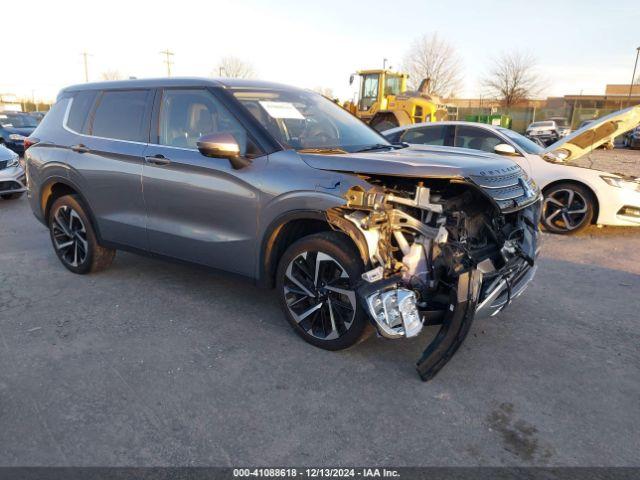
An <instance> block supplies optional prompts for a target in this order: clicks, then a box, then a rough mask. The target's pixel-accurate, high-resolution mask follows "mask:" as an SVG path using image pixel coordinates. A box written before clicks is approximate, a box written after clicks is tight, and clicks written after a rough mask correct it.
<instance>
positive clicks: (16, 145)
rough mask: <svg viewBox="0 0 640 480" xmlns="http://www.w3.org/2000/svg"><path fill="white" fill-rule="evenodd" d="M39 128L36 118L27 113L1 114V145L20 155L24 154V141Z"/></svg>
mask: <svg viewBox="0 0 640 480" xmlns="http://www.w3.org/2000/svg"><path fill="white" fill-rule="evenodd" d="M37 126H38V122H37V121H36V119H35V118H33V117H32V116H30V115H27V114H26V113H16V112H1V113H0V145H4V146H5V147H7V148H9V149H10V150H13V151H14V152H16V153H17V154H19V155H22V154H23V153H24V139H25V138H27V137H28V136H29V135H31V133H32V132H33V131H34V130H35V128H36V127H37Z"/></svg>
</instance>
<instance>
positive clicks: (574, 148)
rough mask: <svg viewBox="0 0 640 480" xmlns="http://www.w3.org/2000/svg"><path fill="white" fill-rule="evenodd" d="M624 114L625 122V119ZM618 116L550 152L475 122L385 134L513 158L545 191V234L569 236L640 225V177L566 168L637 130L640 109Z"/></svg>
mask: <svg viewBox="0 0 640 480" xmlns="http://www.w3.org/2000/svg"><path fill="white" fill-rule="evenodd" d="M634 109H635V110H634ZM621 114H623V115H624V116H623V119H624V121H623V120H620V118H619V116H620V115H621ZM615 115H616V114H612V115H610V116H607V117H604V118H602V119H600V120H598V121H597V122H594V123H593V124H591V125H590V126H589V127H586V128H585V129H582V130H577V131H576V132H574V133H572V134H571V135H569V136H567V137H566V138H564V139H562V140H560V141H559V142H556V143H555V144H553V145H551V146H550V147H548V148H546V149H545V148H543V147H540V146H539V145H538V144H536V143H534V142H532V141H531V140H529V139H528V138H526V137H524V136H523V135H520V134H519V133H517V132H514V131H513V130H509V129H506V128H502V127H497V126H492V125H486V124H481V123H471V122H436V123H422V124H413V125H406V126H402V127H396V128H393V129H391V130H387V131H384V132H382V134H383V135H384V136H385V137H386V138H387V139H388V140H389V141H391V142H394V143H395V142H405V143H408V144H410V145H411V148H415V149H421V150H424V149H430V150H434V149H435V150H439V149H447V150H451V149H452V147H453V148H456V147H459V148H464V149H473V150H481V151H484V152H487V155H490V154H494V153H498V154H501V155H509V156H511V157H512V159H513V160H514V161H515V162H516V163H518V164H519V165H520V166H521V167H522V168H523V169H524V170H525V171H526V172H527V173H528V174H529V175H530V176H531V177H533V179H534V180H535V181H536V183H537V184H538V185H539V186H540V189H541V190H542V192H543V195H544V204H543V208H542V219H541V220H542V224H543V225H544V227H545V229H547V230H548V231H550V232H554V233H564V234H568V233H575V232H577V231H579V230H581V229H583V228H585V227H587V226H588V225H590V224H592V223H597V224H601V225H625V226H640V179H639V178H630V177H625V176H622V175H618V174H613V173H607V172H603V171H599V170H593V169H589V168H583V167H578V166H572V165H567V164H566V163H565V162H566V161H568V160H570V159H575V158H577V157H579V156H581V155H583V154H585V153H587V152H588V151H590V150H591V149H593V148H595V147H597V146H598V145H599V142H600V140H603V141H606V138H609V136H610V135H611V134H612V132H611V131H610V130H611V128H620V129H624V128H627V126H628V128H627V130H628V129H631V128H633V122H635V125H637V124H638V123H639V122H640V107H632V108H630V109H626V110H624V111H622V112H617V115H618V117H615ZM630 116H631V118H629V117H630ZM598 128H599V129H600V130H598ZM620 133H622V131H619V132H618V133H616V134H620ZM605 134H606V138H605V137H604V135H605ZM585 139H587V140H585Z"/></svg>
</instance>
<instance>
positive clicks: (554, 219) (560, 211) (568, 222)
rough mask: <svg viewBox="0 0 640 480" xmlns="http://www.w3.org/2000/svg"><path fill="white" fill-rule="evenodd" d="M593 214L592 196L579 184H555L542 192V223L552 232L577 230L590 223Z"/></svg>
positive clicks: (569, 232)
mask: <svg viewBox="0 0 640 480" xmlns="http://www.w3.org/2000/svg"><path fill="white" fill-rule="evenodd" d="M593 215H594V200H593V196H592V195H591V192H589V191H588V190H587V189H586V188H584V187H582V186H580V185H575V184H561V185H556V186H555V187H553V188H551V189H550V190H548V191H546V192H545V194H544V203H543V205H542V224H543V225H544V227H545V229H546V230H548V231H550V232H552V233H560V234H572V233H576V232H579V231H580V230H582V229H584V228H586V227H587V226H589V225H590V224H591V221H592V220H593Z"/></svg>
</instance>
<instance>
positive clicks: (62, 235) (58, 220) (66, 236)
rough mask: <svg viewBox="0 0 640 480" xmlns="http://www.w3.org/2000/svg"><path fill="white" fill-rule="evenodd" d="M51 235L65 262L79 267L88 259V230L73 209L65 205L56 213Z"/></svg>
mask: <svg viewBox="0 0 640 480" xmlns="http://www.w3.org/2000/svg"><path fill="white" fill-rule="evenodd" d="M51 233H52V237H53V245H54V247H55V249H56V250H57V251H58V253H59V255H60V258H62V259H63V261H65V262H66V263H68V264H69V265H71V266H72V267H77V266H78V265H80V264H82V263H83V262H84V261H85V260H86V259H87V254H88V251H89V244H88V242H87V230H86V228H85V226H84V223H83V222H82V219H81V218H80V215H78V212H76V211H75V210H74V209H73V208H71V207H69V206H67V205H63V206H61V207H60V208H58V209H57V210H56V211H55V212H54V214H53V219H52V222H51Z"/></svg>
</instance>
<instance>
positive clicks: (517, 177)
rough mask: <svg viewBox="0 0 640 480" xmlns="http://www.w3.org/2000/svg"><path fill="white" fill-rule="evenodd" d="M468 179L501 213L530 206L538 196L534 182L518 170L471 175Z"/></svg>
mask: <svg viewBox="0 0 640 480" xmlns="http://www.w3.org/2000/svg"><path fill="white" fill-rule="evenodd" d="M469 179H470V180H471V181H472V182H473V183H475V184H476V185H478V186H479V187H480V188H482V190H484V191H485V192H486V193H487V194H488V195H489V196H490V197H491V198H493V199H494V200H495V202H496V203H497V204H498V206H499V207H500V209H501V210H503V211H512V210H519V209H520V208H523V207H525V206H527V205H530V204H531V203H533V202H535V201H536V200H537V199H538V196H539V194H540V192H539V191H538V187H537V186H536V184H535V182H534V181H533V180H532V179H531V178H529V177H528V175H527V174H526V173H524V172H523V171H522V170H520V169H518V171H514V172H510V173H505V174H495V175H491V174H486V175H472V176H471V177H470V178H469Z"/></svg>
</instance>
